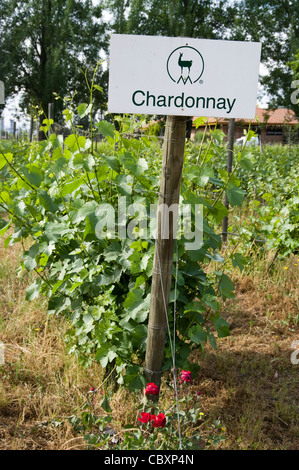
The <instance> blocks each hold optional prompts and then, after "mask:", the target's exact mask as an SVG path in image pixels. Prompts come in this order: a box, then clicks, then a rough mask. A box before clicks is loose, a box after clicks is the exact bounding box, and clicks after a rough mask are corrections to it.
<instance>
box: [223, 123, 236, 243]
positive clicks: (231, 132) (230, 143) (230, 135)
mask: <svg viewBox="0 0 299 470" xmlns="http://www.w3.org/2000/svg"><path fill="white" fill-rule="evenodd" d="M234 139H235V119H229V121H228V131H227V173H228V174H229V175H230V174H231V172H232V167H233V154H234ZM224 205H225V207H226V208H227V210H228V209H229V204H228V200H227V195H226V194H225V196H224ZM227 229H228V217H227V216H226V217H224V218H223V221H222V241H223V242H226V240H227Z"/></svg>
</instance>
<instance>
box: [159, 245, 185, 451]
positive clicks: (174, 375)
mask: <svg viewBox="0 0 299 470" xmlns="http://www.w3.org/2000/svg"><path fill="white" fill-rule="evenodd" d="M156 253H157V255H158V262H159V271H160V279H161V287H162V295H163V303H164V309H165V315H166V323H167V330H168V335H169V343H170V350H171V356H172V364H173V380H174V393H175V399H176V408H177V415H178V431H179V441H180V450H182V436H181V425H180V411H179V401H178V390H177V383H176V372H175V352H174V350H173V345H172V341H171V334H170V327H169V321H168V311H167V305H166V299H165V292H164V286H163V279H162V272H161V263H160V256H159V250H157V251H156ZM175 282H177V279H176V280H175ZM175 289H176V287H175Z"/></svg>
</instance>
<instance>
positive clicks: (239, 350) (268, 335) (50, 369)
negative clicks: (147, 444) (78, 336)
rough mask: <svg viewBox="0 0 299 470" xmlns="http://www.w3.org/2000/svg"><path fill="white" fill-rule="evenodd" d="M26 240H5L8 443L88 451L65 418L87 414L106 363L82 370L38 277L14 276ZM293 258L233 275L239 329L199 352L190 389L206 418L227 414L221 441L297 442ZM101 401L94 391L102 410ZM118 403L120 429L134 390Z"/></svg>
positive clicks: (251, 445) (276, 445)
mask: <svg viewBox="0 0 299 470" xmlns="http://www.w3.org/2000/svg"><path fill="white" fill-rule="evenodd" d="M19 248H20V247H18V246H15V247H8V248H7V249H6V250H4V248H3V243H2V242H0V340H1V341H3V343H5V359H6V362H5V365H4V366H0V380H1V382H0V449H6V450H8V449H28V450H29V449H36V450H37V449H49V450H54V449H83V448H84V443H83V440H82V437H81V436H78V435H76V433H75V432H74V430H73V428H72V427H71V425H70V424H69V423H68V421H67V419H66V418H67V417H68V416H71V415H73V414H76V415H80V410H82V405H83V404H84V403H85V401H86V394H87V392H88V390H89V388H90V386H91V385H93V386H95V387H98V386H99V384H100V383H101V370H100V368H99V367H98V366H96V365H94V366H92V367H91V368H90V369H89V370H84V369H83V368H82V367H81V366H80V365H79V363H78V361H77V359H76V358H75V357H72V356H69V355H68V354H67V353H66V348H65V344H64V341H63V337H64V333H65V331H66V329H67V324H66V322H65V321H64V320H63V319H62V318H55V317H47V315H46V306H45V303H44V301H43V300H35V301H33V302H30V303H29V302H26V301H25V300H24V298H25V290H26V287H27V286H28V285H29V284H30V283H31V282H32V276H29V275H28V274H25V275H23V276H21V277H17V275H16V270H17V267H18V265H19V257H20V250H19ZM295 261H296V260H295V259H291V260H290V261H289V265H288V269H287V270H285V269H284V266H283V265H282V266H281V267H280V268H279V267H278V268H277V269H276V271H275V274H273V273H272V274H271V275H270V274H269V275H268V276H267V277H261V275H260V273H259V272H258V270H256V272H253V273H251V274H250V276H249V275H245V274H243V275H242V276H238V277H237V275H236V274H235V273H233V274H234V275H235V276H236V283H237V291H236V298H235V299H234V300H231V301H228V302H226V303H225V305H224V308H223V315H224V317H225V318H226V319H227V320H228V322H229V323H230V327H231V336H230V337H227V338H223V339H220V340H219V341H218V351H214V350H212V349H211V348H210V347H207V349H206V352H205V353H204V354H202V353H199V352H198V351H194V352H193V355H192V360H193V361H196V362H198V363H199V364H200V366H201V370H200V373H199V374H198V376H197V377H196V378H195V380H194V383H193V385H192V386H191V389H192V391H194V392H195V391H197V390H198V389H200V390H201V399H200V401H201V405H202V408H203V411H204V412H205V415H206V417H207V420H208V422H213V421H214V420H215V419H218V418H219V419H220V420H221V422H222V424H223V426H224V427H225V428H226V441H225V442H224V443H223V444H221V446H220V448H223V449H290V450H291V449H298V448H299V423H298V417H299V408H298V404H299V387H298V385H299V384H298V378H299V365H294V364H292V363H291V360H290V355H291V353H292V349H291V343H292V341H294V340H298V339H299V333H298V326H299V320H298V315H299V309H298V291H297V289H298V286H297V277H298V276H297V274H296V273H297V272H298V271H296V269H298V268H299V263H298V267H297V266H295V264H296V262H295ZM275 276H276V278H275ZM162 397H163V394H162ZM162 401H163V398H162ZM99 402H100V397H99V396H96V402H95V411H98V412H100V406H99ZM110 404H111V407H112V410H113V415H114V418H115V424H114V427H115V428H116V429H117V430H118V431H119V430H121V429H122V427H123V426H124V425H126V424H129V423H132V422H136V417H137V413H136V405H137V404H138V403H137V401H136V397H135V398H134V397H133V396H132V395H130V396H129V395H128V393H127V392H126V391H125V390H123V389H121V390H119V391H118V392H117V393H116V394H115V395H114V396H113V399H112V400H111V403H110Z"/></svg>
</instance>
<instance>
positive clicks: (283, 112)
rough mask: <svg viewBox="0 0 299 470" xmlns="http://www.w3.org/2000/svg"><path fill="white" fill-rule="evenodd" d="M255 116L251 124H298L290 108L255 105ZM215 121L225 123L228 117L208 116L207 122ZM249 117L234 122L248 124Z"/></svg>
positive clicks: (298, 120)
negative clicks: (267, 107)
mask: <svg viewBox="0 0 299 470" xmlns="http://www.w3.org/2000/svg"><path fill="white" fill-rule="evenodd" d="M255 116H256V118H255V119H251V124H262V123H267V124H268V125H282V124H286V125H296V124H299V119H297V118H296V116H295V113H294V111H292V110H291V109H287V108H278V109H275V110H273V111H272V110H268V109H263V108H259V107H258V106H257V107H256V113H255ZM195 119H197V118H196V117H193V118H192V120H193V121H194V120H195ZM216 121H217V122H218V123H219V124H221V123H225V122H227V121H228V119H224V118H218V119H216V118H208V123H209V124H215V123H216ZM249 121H250V120H249V119H236V123H239V124H241V123H244V124H249Z"/></svg>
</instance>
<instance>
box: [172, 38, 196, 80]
mask: <svg viewBox="0 0 299 470" xmlns="http://www.w3.org/2000/svg"><path fill="white" fill-rule="evenodd" d="M187 59H188V60H187ZM166 69H167V73H168V76H169V78H170V79H171V80H172V81H173V82H174V83H177V84H183V85H187V83H188V85H193V84H194V83H200V84H201V83H203V82H202V80H200V78H201V76H202V74H203V71H204V60H203V57H202V55H201V53H200V52H199V51H198V50H197V49H195V47H192V46H190V45H188V44H186V45H184V46H179V47H177V48H176V49H174V50H173V51H172V52H171V53H170V54H169V56H168V59H167V63H166Z"/></svg>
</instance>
